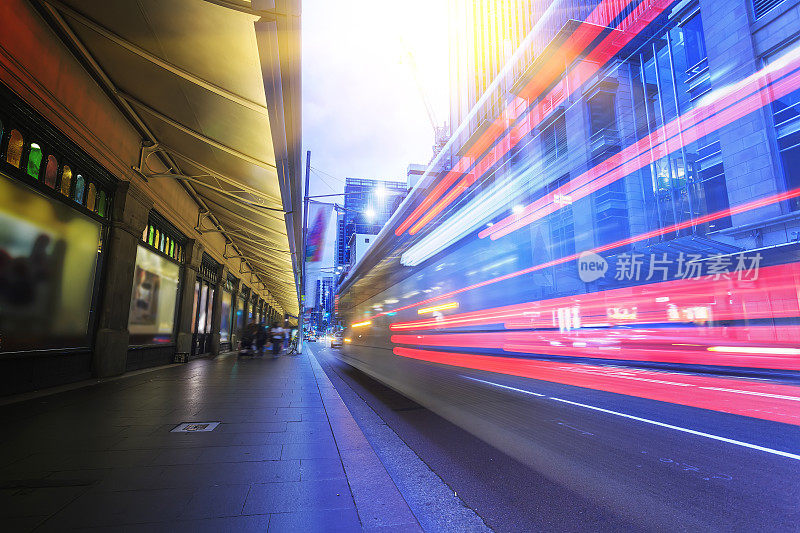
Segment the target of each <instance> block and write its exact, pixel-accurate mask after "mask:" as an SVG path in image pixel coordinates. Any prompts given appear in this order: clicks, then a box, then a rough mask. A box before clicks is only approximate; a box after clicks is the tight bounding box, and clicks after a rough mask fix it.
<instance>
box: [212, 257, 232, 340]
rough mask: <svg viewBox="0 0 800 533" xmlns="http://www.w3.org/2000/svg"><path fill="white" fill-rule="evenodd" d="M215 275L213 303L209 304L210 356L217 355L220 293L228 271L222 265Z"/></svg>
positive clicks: (220, 315) (220, 317)
mask: <svg viewBox="0 0 800 533" xmlns="http://www.w3.org/2000/svg"><path fill="white" fill-rule="evenodd" d="M217 274H218V276H217V284H216V285H214V301H213V302H211V355H219V345H220V334H219V329H220V326H221V325H222V291H223V290H224V289H225V279H226V278H227V277H228V269H227V268H225V266H224V265H220V267H219V271H218V272H217ZM228 336H229V337H230V332H228Z"/></svg>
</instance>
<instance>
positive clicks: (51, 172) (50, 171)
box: [44, 155, 58, 189]
mask: <svg viewBox="0 0 800 533" xmlns="http://www.w3.org/2000/svg"><path fill="white" fill-rule="evenodd" d="M57 178H58V160H57V159H56V156H54V155H49V156H47V167H45V169H44V182H45V184H46V185H47V186H48V187H50V188H51V189H55V188H56V179H57Z"/></svg>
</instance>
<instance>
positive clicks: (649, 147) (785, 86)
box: [478, 49, 800, 240]
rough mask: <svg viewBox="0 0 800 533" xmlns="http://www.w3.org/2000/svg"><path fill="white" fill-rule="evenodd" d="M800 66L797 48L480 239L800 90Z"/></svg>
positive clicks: (575, 197)
mask: <svg viewBox="0 0 800 533" xmlns="http://www.w3.org/2000/svg"><path fill="white" fill-rule="evenodd" d="M798 67H800V49H795V50H793V51H792V52H790V53H788V54H786V56H784V57H783V58H782V60H781V61H780V64H779V63H778V62H776V63H775V64H773V65H770V66H768V67H765V68H764V69H762V70H760V71H758V72H757V73H755V74H753V75H752V76H750V77H749V78H748V80H747V83H745V84H742V86H741V87H740V88H739V89H738V90H737V91H736V92H732V91H730V90H727V89H726V90H722V91H719V92H718V94H716V97H715V98H709V101H707V102H706V103H705V104H704V105H703V106H701V107H699V108H695V109H693V110H692V111H690V112H688V113H687V114H686V115H685V116H680V117H678V118H676V119H675V120H673V121H672V122H671V123H670V124H668V125H667V126H666V127H665V128H664V130H665V131H666V132H667V133H664V132H662V130H658V131H656V132H653V133H652V134H650V135H649V136H648V137H646V138H644V139H642V140H640V141H639V142H637V143H635V144H633V145H631V146H629V147H627V148H625V149H624V150H622V151H621V152H619V153H618V154H616V155H614V156H611V157H610V158H609V159H607V160H606V161H604V162H603V163H600V164H599V165H597V166H595V167H594V168H592V169H591V170H589V171H588V172H586V173H584V174H582V175H581V176H578V177H577V178H575V179H574V180H572V181H570V182H569V183H567V184H566V185H563V186H562V187H560V188H559V189H557V190H556V191H554V192H552V193H550V194H548V195H546V196H545V197H543V198H541V199H539V200H537V201H535V202H533V203H531V204H529V205H528V206H526V207H525V208H524V209H523V210H522V211H521V212H519V213H516V214H514V215H512V216H509V217H507V218H505V219H503V220H500V221H499V222H496V223H495V224H494V225H493V226H492V227H491V228H487V229H484V230H483V231H481V232H480V233H479V234H478V236H479V237H481V238H484V237H487V236H488V237H491V238H492V240H495V239H499V238H500V237H503V236H505V235H508V234H509V233H511V232H512V231H515V230H517V229H520V228H522V227H524V226H526V225H528V224H530V223H532V222H535V221H536V220H539V219H541V218H542V217H544V216H546V215H549V214H550V213H553V212H554V211H556V210H558V209H560V208H561V207H562V205H561V204H559V203H557V202H555V197H556V195H562V196H563V195H568V196H570V197H571V198H572V199H573V201H575V200H578V199H580V198H583V197H585V196H588V195H589V194H591V193H592V192H595V191H597V190H599V189H601V188H603V187H605V186H607V185H609V184H610V183H613V182H614V181H617V180H619V179H621V178H622V177H624V176H626V175H628V174H630V173H631V172H634V171H636V170H639V169H640V168H642V167H643V166H645V165H647V164H650V163H651V162H652V161H653V160H657V159H659V158H661V157H664V156H666V155H668V154H670V153H672V152H674V151H675V150H677V149H679V148H680V147H682V146H685V145H686V144H688V143H691V142H694V141H697V140H698V139H700V138H701V137H703V136H706V135H708V134H710V133H712V132H714V131H717V130H718V129H720V128H722V127H723V126H726V125H727V124H730V123H731V122H733V121H734V120H737V119H739V118H742V117H743V116H745V115H747V114H749V113H752V112H753V111H756V110H758V109H761V108H762V107H763V106H765V105H767V104H769V103H770V102H772V101H774V100H775V99H778V98H781V97H782V96H785V95H787V94H789V93H791V92H793V91H795V90H797V89H798V88H800V72H797V71H795V69H797V68H798ZM787 72H788V73H789V75H787V76H786V77H784V78H781V79H779V80H778V81H774V80H771V79H770V78H771V77H772V76H775V77H780V76H784V75H785V74H786V73H787ZM770 84H771V85H770ZM765 85H768V86H766V87H765ZM754 89H758V90H757V91H756V92H755V93H754V94H752V95H749V96H747V97H745V98H742V94H744V95H747V94H748V93H749V92H751V91H752V90H754ZM683 128H685V129H683ZM676 137H677V138H676ZM667 142H671V147H670V148H667V147H666V145H667Z"/></svg>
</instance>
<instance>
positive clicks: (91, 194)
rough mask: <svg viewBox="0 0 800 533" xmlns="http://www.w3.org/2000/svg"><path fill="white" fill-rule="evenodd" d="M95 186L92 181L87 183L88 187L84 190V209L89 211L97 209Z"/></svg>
mask: <svg viewBox="0 0 800 533" xmlns="http://www.w3.org/2000/svg"><path fill="white" fill-rule="evenodd" d="M96 208H97V188H96V187H95V186H94V183H90V184H89V188H88V190H87V191H86V209H88V210H89V211H95V212H96V211H97V209H96Z"/></svg>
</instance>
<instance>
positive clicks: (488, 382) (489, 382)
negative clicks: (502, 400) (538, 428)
mask: <svg viewBox="0 0 800 533" xmlns="http://www.w3.org/2000/svg"><path fill="white" fill-rule="evenodd" d="M461 377H463V378H467V379H471V380H472V381H480V382H481V383H487V384H489V385H494V386H495V387H500V388H502V389H508V390H513V391H517V392H521V393H523V394H530V395H531V396H541V397H542V398H546V397H547V396H546V395H544V394H539V393H538V392H531V391H529V390H525V389H518V388H516V387H509V386H508V385H500V384H499V383H495V382H493V381H486V380H483V379H478V378H471V377H469V376H463V375H462V376H461Z"/></svg>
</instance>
